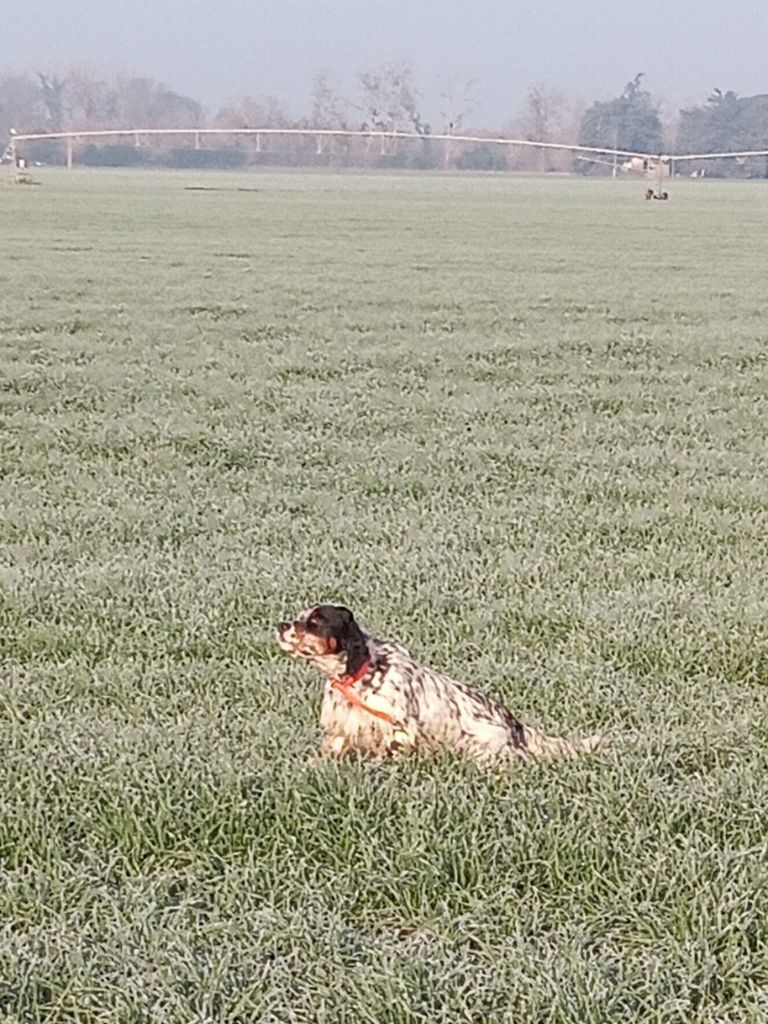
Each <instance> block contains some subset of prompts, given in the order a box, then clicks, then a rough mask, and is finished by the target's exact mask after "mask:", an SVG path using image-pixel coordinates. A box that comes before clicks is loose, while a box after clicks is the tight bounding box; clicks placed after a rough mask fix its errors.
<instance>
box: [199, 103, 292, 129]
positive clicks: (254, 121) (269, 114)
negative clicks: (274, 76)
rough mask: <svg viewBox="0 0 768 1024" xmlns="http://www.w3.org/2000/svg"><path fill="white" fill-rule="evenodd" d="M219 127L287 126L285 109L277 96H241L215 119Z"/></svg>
mask: <svg viewBox="0 0 768 1024" xmlns="http://www.w3.org/2000/svg"><path fill="white" fill-rule="evenodd" d="M213 123H214V126H215V127H217V128H287V127H288V124H289V121H288V116H287V114H286V112H285V109H284V107H283V105H282V103H281V102H280V100H279V99H278V98H277V97H276V96H259V97H255V96H241V97H240V99H237V100H234V101H233V102H232V103H229V104H227V106H226V107H222V108H221V109H220V110H219V111H218V112H217V113H216V116H215V117H214V119H213Z"/></svg>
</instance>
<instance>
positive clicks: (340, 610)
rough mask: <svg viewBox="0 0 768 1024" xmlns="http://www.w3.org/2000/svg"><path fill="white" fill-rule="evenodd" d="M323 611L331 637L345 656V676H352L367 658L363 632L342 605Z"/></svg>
mask: <svg viewBox="0 0 768 1024" xmlns="http://www.w3.org/2000/svg"><path fill="white" fill-rule="evenodd" d="M323 611H324V612H325V614H324V618H325V619H326V622H327V623H328V625H329V626H331V630H330V632H331V634H332V636H333V637H334V639H335V640H336V641H337V642H338V645H339V649H340V650H341V651H343V652H344V654H346V656H347V665H346V669H347V675H354V673H355V672H357V671H358V669H360V668H362V666H363V665H364V664H365V660H366V658H367V657H368V644H367V643H366V640H365V636H364V634H363V631H362V629H360V627H359V626H358V624H357V623H356V622H355V617H354V615H353V614H352V612H351V611H350V610H349V608H345V607H344V605H334V606H333V608H332V609H328V610H327V611H326V610H325V609H323Z"/></svg>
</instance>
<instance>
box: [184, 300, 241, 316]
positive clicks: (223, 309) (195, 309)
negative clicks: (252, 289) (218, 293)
mask: <svg viewBox="0 0 768 1024" xmlns="http://www.w3.org/2000/svg"><path fill="white" fill-rule="evenodd" d="M184 312H186V313H191V315H192V316H203V317H207V318H208V319H210V320H231V319H236V318H237V317H240V316H245V314H246V313H247V312H248V310H247V309H246V308H245V307H244V306H223V305H220V304H218V303H213V304H212V305H210V306H203V305H200V306H186V307H185V308H184Z"/></svg>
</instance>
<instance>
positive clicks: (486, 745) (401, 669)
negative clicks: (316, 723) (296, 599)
mask: <svg viewBox="0 0 768 1024" xmlns="http://www.w3.org/2000/svg"><path fill="white" fill-rule="evenodd" d="M277 637H278V643H279V645H280V647H281V648H282V649H283V650H284V651H286V652H287V653H288V654H290V655H292V656H293V657H295V658H302V659H304V660H306V661H309V662H310V663H311V664H313V665H315V666H316V667H317V668H319V669H320V671H321V672H323V673H324V675H325V677H326V683H325V691H324V694H323V702H322V708H321V712H320V724H321V727H322V731H323V739H322V744H321V752H322V753H325V754H329V755H331V756H332V757H341V756H343V755H345V754H352V755H362V756H366V757H370V758H374V759H383V758H389V757H393V756H394V755H396V754H399V753H408V752H423V753H431V754H436V753H438V752H440V751H451V752H453V753H455V754H458V755H459V756H461V757H465V758H469V759H471V760H473V761H475V762H476V763H477V764H478V765H480V766H481V767H482V766H488V765H491V764H494V763H497V762H503V761H519V760H523V761H549V760H552V759H554V758H558V757H574V756H577V755H579V754H584V753H591V752H593V751H595V750H596V749H597V748H598V747H599V746H600V745H601V743H602V738H601V737H599V736H591V737H588V738H585V739H580V740H574V741H568V740H565V739H560V738H558V737H553V736H546V735H544V734H543V733H540V732H538V731H537V730H536V729H532V728H531V727H530V726H527V725H523V724H522V722H520V721H518V719H517V718H516V717H515V716H514V715H513V714H512V713H511V712H510V711H508V710H507V709H506V708H505V707H504V706H503V705H502V704H500V703H499V702H498V701H496V700H493V699H492V698H491V697H488V696H486V695H485V694H483V693H480V691H479V690H476V689H474V687H472V686H468V685H467V684H466V683H460V682H458V681H457V680H455V679H451V678H450V677H449V676H446V675H443V674H442V673H440V672H436V671H435V670H434V669H431V668H428V667H427V666H425V665H420V664H419V663H418V662H417V661H415V660H414V659H413V658H412V657H411V655H410V654H409V653H408V651H407V650H406V649H405V648H404V647H402V646H401V645H400V644H398V643H395V642H393V641H391V640H377V639H375V638H374V637H373V636H371V634H370V633H368V632H367V631H366V630H364V629H361V627H360V626H359V625H358V624H357V622H356V621H355V618H354V616H353V615H352V612H351V611H350V610H349V609H348V608H345V607H344V606H343V605H333V604H316V605H312V606H311V607H310V608H307V609H305V610H304V611H303V612H301V613H300V614H299V616H298V617H297V618H296V619H292V620H290V621H286V622H280V623H278V625H277Z"/></svg>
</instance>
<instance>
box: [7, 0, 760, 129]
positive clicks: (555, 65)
mask: <svg viewBox="0 0 768 1024" xmlns="http://www.w3.org/2000/svg"><path fill="white" fill-rule="evenodd" d="M1 9H2V18H0V31H1V33H2V39H3V60H2V62H0V73H1V72H2V71H4V70H22V71H23V70H30V71H36V70H48V69H50V70H57V69H64V68H66V67H67V66H68V65H71V64H88V65H90V66H91V67H94V68H95V69H104V68H106V67H112V66H114V67H117V68H118V69H119V70H121V71H123V72H126V73H130V74H141V75H147V76H149V77H152V78H156V79H159V80H160V81H162V82H164V83H165V84H167V85H169V86H171V87H172V88H174V89H176V90H178V91H180V92H184V93H187V94H189V95H191V96H193V97H194V98H195V99H198V100H200V101H201V102H202V103H203V104H204V105H205V106H206V107H208V108H209V109H214V108H215V107H216V106H218V105H220V104H223V103H224V102H226V101H227V100H230V99H233V98H236V97H237V96H239V95H243V94H246V93H251V94H253V95H262V94H267V93H272V94H274V95H277V96H279V97H281V98H282V99H284V100H285V102H286V104H287V106H288V109H289V112H290V113H292V114H294V115H298V114H300V113H303V112H304V111H305V110H307V109H308V107H309V94H310V90H311V84H312V77H313V74H314V72H315V71H317V70H318V69H320V68H327V69H330V70H332V71H333V72H335V74H336V75H337V77H338V80H339V83H340V85H341V86H342V87H343V91H345V92H346V93H348V94H351V93H353V92H354V87H355V76H356V75H357V73H358V72H360V71H362V70H364V69H366V68H371V67H375V66H377V65H379V64H382V63H384V62H387V61H399V60H406V61H409V62H410V63H412V64H413V67H414V70H415V72H416V79H417V82H418V84H419V86H420V89H421V92H422V93H423V95H424V96H425V97H427V102H426V103H425V108H426V112H427V115H428V116H429V117H433V118H434V117H435V116H436V112H437V110H438V109H439V107H440V102H439V98H438V97H439V94H440V91H441V81H443V80H446V79H448V78H449V77H450V76H451V75H459V76H461V77H462V78H466V79H473V80H474V83H475V84H474V88H473V96H474V104H473V105H474V112H473V114H472V115H471V117H470V118H469V120H470V122H471V123H472V124H474V125H475V126H481V125H484V126H489V127H491V126H500V125H502V124H503V123H504V122H505V121H506V120H507V119H508V118H509V117H510V115H511V114H513V113H514V112H515V110H516V108H518V107H519V104H520V101H521V99H522V98H523V97H524V95H525V93H526V90H527V88H528V87H529V86H530V85H532V84H533V83H535V82H539V81H543V82H545V83H547V84H548V85H551V86H554V87H556V88H558V89H559V90H561V91H563V92H565V93H567V94H569V95H574V96H579V97H581V98H583V99H584V100H587V101H591V100H592V99H595V98H605V97H607V96H612V95H616V94H617V93H618V92H619V91H620V90H621V89H622V87H623V86H624V84H625V83H626V82H627V81H628V80H629V79H630V78H632V77H634V75H635V74H636V73H637V72H638V71H644V72H645V73H646V75H647V78H646V85H647V87H648V88H649V89H650V90H651V92H652V93H653V94H654V95H655V96H656V97H658V98H660V99H661V100H662V101H663V104H664V107H665V110H666V112H667V113H670V112H672V111H674V110H675V109H676V108H677V107H678V106H679V105H681V104H686V103H690V102H698V101H700V100H703V99H704V98H705V97H706V95H707V94H708V93H709V92H711V91H712V89H713V88H714V87H719V88H721V89H723V90H725V89H734V90H735V91H736V92H738V93H739V94H741V95H749V94H751V93H755V92H768V0H735V2H734V3H733V5H731V4H730V3H728V0H696V2H692V0H665V2H661V0H643V2H631V3H626V2H622V0H474V2H471V0H440V2H438V0H434V2H430V0H273V2H269V3H267V2H263V0H207V2H205V3H202V2H196V3H195V2H188V0H185V2H182V0H2V8H1Z"/></svg>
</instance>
